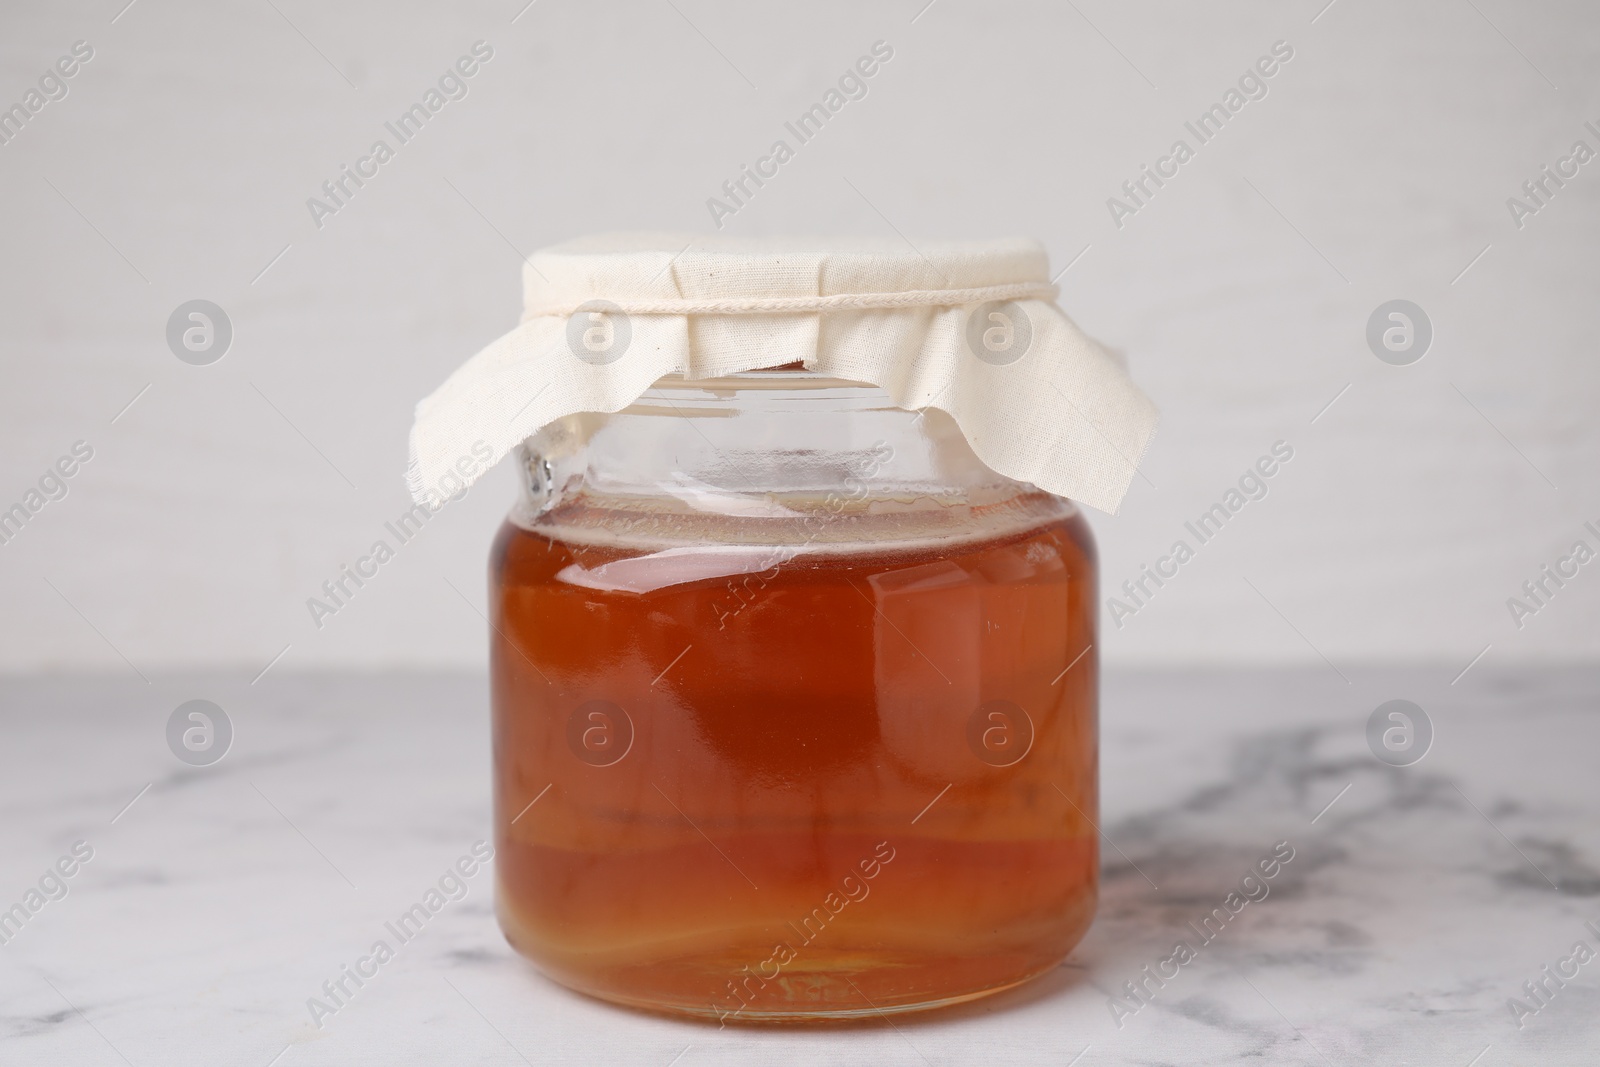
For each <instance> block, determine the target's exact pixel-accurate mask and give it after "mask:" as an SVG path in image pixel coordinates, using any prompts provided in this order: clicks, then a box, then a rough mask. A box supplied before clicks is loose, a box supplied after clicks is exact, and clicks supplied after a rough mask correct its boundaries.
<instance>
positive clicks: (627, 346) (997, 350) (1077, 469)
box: [406, 234, 1156, 513]
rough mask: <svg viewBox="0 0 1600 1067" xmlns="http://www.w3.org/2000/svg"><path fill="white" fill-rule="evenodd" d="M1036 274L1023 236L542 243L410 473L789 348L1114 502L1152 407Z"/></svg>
mask: <svg viewBox="0 0 1600 1067" xmlns="http://www.w3.org/2000/svg"><path fill="white" fill-rule="evenodd" d="M1048 271H1049V266H1048V261H1047V259H1046V256H1045V251H1044V248H1043V247H1042V246H1041V245H1040V244H1039V243H1038V242H1036V241H1031V240H1000V241H977V242H946V243H938V244H935V243H922V244H919V245H918V246H917V247H914V248H913V247H910V246H909V245H908V244H907V243H904V242H900V243H893V244H891V243H888V242H875V241H871V240H805V239H765V240H753V239H735V238H725V237H706V236H703V235H691V234H611V235H604V236H598V237H589V238H582V239H579V240H576V241H569V242H567V243H565V244H560V245H555V246H553V247H551V248H546V249H543V250H541V251H538V252H535V253H534V254H533V255H532V256H530V257H529V258H528V260H527V262H526V263H525V264H524V265H523V300H524V312H523V317H522V322H521V324H520V325H519V326H517V328H516V329H514V330H512V331H511V332H510V333H508V334H506V335H505V336H503V337H501V338H500V339H499V340H497V341H495V342H493V343H492V344H490V345H489V346H488V347H487V348H485V349H484V350H483V351H481V352H479V353H478V354H477V355H475V356H473V357H472V358H471V359H469V360H468V361H467V362H466V363H465V364H463V365H462V366H461V367H460V368H458V369H457V370H456V372H455V373H454V374H452V375H451V376H450V377H449V379H448V380H446V381H445V383H444V384H443V385H441V386H440V387H439V388H438V389H437V390H435V391H434V393H433V394H432V395H431V396H429V397H427V398H426V399H424V400H423V401H422V402H421V403H419V404H418V405H417V413H416V423H415V425H414V426H413V427H412V431H411V463H410V467H409V469H408V471H407V474H406V481H407V484H408V486H409V487H410V489H411V493H412V495H413V496H414V497H415V498H416V499H417V500H419V501H430V502H432V501H435V500H436V499H437V498H438V497H439V496H440V495H448V494H440V493H439V492H438V490H437V489H436V488H435V487H436V486H438V485H439V484H440V480H441V479H445V478H449V479H451V481H454V480H455V479H462V480H465V481H466V482H467V483H468V484H470V483H471V481H473V480H475V478H476V477H477V476H478V475H479V474H481V473H482V471H483V470H484V469H486V468H487V466H488V465H490V464H492V463H493V462H496V461H498V460H499V459H501V458H502V457H503V456H505V455H506V453H508V452H510V451H511V450H512V449H513V448H515V447H516V446H517V445H518V444H520V443H521V442H522V441H523V440H524V439H526V438H528V437H530V436H532V435H533V434H534V433H536V432H538V430H540V429H541V428H542V427H544V426H546V425H548V424H549V423H551V422H554V421H555V420H556V419H559V418H562V417H564V416H567V415H572V414H576V413H578V412H615V411H620V410H622V409H623V408H625V407H627V406H628V405H629V404H631V403H633V402H634V401H635V400H637V399H638V398H639V397H640V396H641V395H642V394H643V393H644V392H645V390H647V389H649V388H650V386H651V385H653V384H654V383H655V382H656V381H657V380H658V379H660V378H662V377H665V376H667V375H670V374H681V375H683V376H684V377H685V378H687V379H690V380H696V379H703V378H716V377H721V376H723V375H728V374H736V373H739V372H741V371H749V370H760V369H764V368H770V367H777V366H783V365H785V364H792V363H799V364H803V365H804V366H805V368H806V369H807V370H809V371H815V372H817V373H819V374H824V375H827V376H830V377H833V378H839V379H844V380H848V381H858V382H870V383H872V384H873V385H876V386H879V387H880V388H882V389H883V390H885V391H886V392H887V393H888V394H889V395H890V397H891V398H892V399H893V401H894V402H895V403H896V404H897V405H899V406H900V407H903V408H908V409H913V410H920V409H922V408H926V407H935V408H939V409H941V410H943V411H946V412H948V413H949V414H950V415H951V417H952V418H954V419H955V421H956V424H957V425H958V426H960V428H961V430H962V432H963V433H964V434H965V435H966V438H967V440H968V442H969V443H970V444H971V446H972V449H973V451H974V452H975V453H977V455H978V457H979V458H980V459H982V460H983V461H984V463H986V464H988V465H989V466H990V467H991V468H993V469H994V470H996V471H998V472H999V473H1001V474H1003V475H1006V476H1007V477H1010V478H1015V479H1017V480H1019V481H1026V482H1032V483H1033V484H1035V485H1037V486H1039V488H1041V489H1044V490H1047V491H1049V492H1052V493H1056V494H1058V495H1060V496H1066V497H1070V498H1072V499H1074V500H1076V501H1079V502H1080V503H1083V504H1087V505H1089V506H1091V507H1095V508H1099V509H1100V510H1102V511H1108V512H1113V513H1114V512H1115V511H1116V509H1117V507H1118V505H1119V504H1120V503H1121V502H1122V497H1123V494H1124V493H1126V492H1127V489H1128V485H1129V483H1130V482H1131V481H1132V480H1133V476H1134V474H1135V472H1136V469H1137V465H1138V462H1139V460H1140V458H1141V457H1142V456H1143V455H1144V451H1145V448H1146V447H1147V446H1148V445H1149V443H1150V440H1151V438H1152V437H1153V436H1154V434H1155V426H1156V410H1155V406H1154V405H1153V404H1152V403H1151V402H1150V400H1149V398H1148V397H1146V396H1145V395H1144V393H1142V392H1141V391H1140V390H1139V388H1138V387H1137V386H1135V385H1134V384H1133V382H1132V380H1131V379H1130V378H1129V377H1128V373H1127V370H1126V368H1125V367H1124V366H1123V365H1122V363H1121V362H1120V361H1119V360H1118V359H1117V358H1116V357H1114V356H1112V355H1111V354H1110V353H1108V352H1106V351H1105V350H1104V349H1102V348H1101V347H1100V346H1099V345H1097V344H1096V343H1095V342H1094V341H1092V340H1091V339H1090V338H1088V337H1087V336H1085V335H1084V333H1083V332H1082V331H1081V330H1079V329H1078V327H1077V326H1076V325H1074V324H1073V322H1072V320H1071V319H1069V318H1067V316H1066V315H1065V313H1063V312H1062V311H1061V309H1060V308H1058V307H1056V306H1055V303H1054V299H1055V295H1056V288H1055V286H1054V285H1052V284H1051V282H1050V276H1049V273H1048ZM485 447H487V450H488V453H489V454H490V455H492V459H490V460H489V462H488V463H484V462H482V460H483V458H484V455H485V452H484V449H485Z"/></svg>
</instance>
